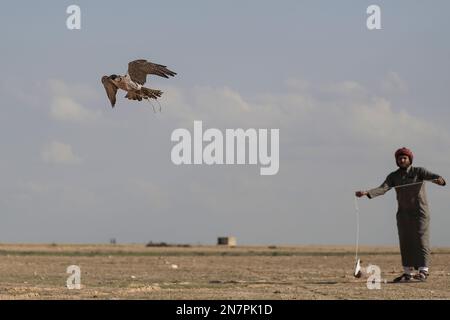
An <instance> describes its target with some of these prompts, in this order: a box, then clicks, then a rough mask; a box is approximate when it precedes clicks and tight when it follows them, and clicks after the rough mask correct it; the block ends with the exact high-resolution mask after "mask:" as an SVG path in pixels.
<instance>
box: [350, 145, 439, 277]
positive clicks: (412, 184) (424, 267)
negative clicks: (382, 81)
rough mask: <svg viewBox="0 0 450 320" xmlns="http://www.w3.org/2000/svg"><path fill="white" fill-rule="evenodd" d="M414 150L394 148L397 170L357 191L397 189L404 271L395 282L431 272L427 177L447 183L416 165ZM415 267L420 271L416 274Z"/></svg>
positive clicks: (370, 195)
mask: <svg viewBox="0 0 450 320" xmlns="http://www.w3.org/2000/svg"><path fill="white" fill-rule="evenodd" d="M413 158H414V157H413V153H412V152H411V150H409V149H407V148H401V149H398V150H397V151H396V152H395V160H396V163H397V166H398V167H399V169H398V170H396V171H394V172H391V173H390V174H389V175H388V176H387V178H386V180H385V181H384V182H383V183H382V184H381V186H379V187H378V188H374V189H371V190H368V191H357V192H356V196H357V197H362V196H367V197H368V198H370V199H372V198H375V197H377V196H381V195H383V194H385V193H386V192H387V191H388V190H390V189H391V188H395V191H396V193H397V202H398V210H397V228H398V237H399V240H400V253H401V256H402V265H403V269H404V272H403V274H402V275H401V276H399V277H398V278H395V279H394V282H404V281H405V282H406V281H410V280H411V279H412V278H414V279H416V280H420V281H425V280H426V279H427V277H428V276H429V269H428V266H429V262H430V234H429V225H430V214H429V210H428V203H427V197H426V192H425V183H424V181H426V180H429V181H432V182H434V183H436V184H438V185H441V186H445V184H446V182H445V180H444V179H443V178H442V177H441V176H439V175H437V174H434V173H431V172H429V171H428V170H426V169H424V168H420V167H413V166H412V162H413ZM414 269H416V270H418V271H419V272H418V273H417V274H415V275H413V271H414Z"/></svg>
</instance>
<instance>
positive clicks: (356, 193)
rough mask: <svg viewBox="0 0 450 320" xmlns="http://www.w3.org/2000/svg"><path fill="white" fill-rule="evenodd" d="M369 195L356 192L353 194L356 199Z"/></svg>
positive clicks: (363, 192) (364, 192)
mask: <svg viewBox="0 0 450 320" xmlns="http://www.w3.org/2000/svg"><path fill="white" fill-rule="evenodd" d="M368 194H369V193H368V192H367V191H356V192H355V196H357V197H358V198H361V197H363V196H367V195H368Z"/></svg>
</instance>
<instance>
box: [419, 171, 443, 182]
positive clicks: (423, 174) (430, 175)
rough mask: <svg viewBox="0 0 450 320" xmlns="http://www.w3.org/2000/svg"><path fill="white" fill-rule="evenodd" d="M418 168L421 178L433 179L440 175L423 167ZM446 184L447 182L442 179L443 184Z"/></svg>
mask: <svg viewBox="0 0 450 320" xmlns="http://www.w3.org/2000/svg"><path fill="white" fill-rule="evenodd" d="M419 170H420V175H421V178H422V180H435V179H438V178H440V177H441V176H440V175H438V174H435V173H432V172H430V171H428V170H427V169H425V168H419ZM446 184H447V183H446V182H445V180H444V186H445V185H446Z"/></svg>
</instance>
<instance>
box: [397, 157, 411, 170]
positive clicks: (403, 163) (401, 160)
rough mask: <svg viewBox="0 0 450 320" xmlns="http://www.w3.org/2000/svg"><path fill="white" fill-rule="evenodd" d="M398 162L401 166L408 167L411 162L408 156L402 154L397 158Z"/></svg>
mask: <svg viewBox="0 0 450 320" xmlns="http://www.w3.org/2000/svg"><path fill="white" fill-rule="evenodd" d="M397 164H398V166H399V167H400V168H408V167H409V165H410V164H411V162H410V161H409V157H408V156H405V155H401V156H399V157H398V158H397Z"/></svg>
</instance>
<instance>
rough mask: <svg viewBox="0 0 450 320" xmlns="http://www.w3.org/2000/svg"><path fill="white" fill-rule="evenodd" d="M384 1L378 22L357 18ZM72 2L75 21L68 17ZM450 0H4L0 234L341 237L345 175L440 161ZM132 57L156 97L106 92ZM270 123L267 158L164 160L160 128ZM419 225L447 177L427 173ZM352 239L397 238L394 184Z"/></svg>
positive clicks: (442, 240)
mask: <svg viewBox="0 0 450 320" xmlns="http://www.w3.org/2000/svg"><path fill="white" fill-rule="evenodd" d="M374 3H376V4H378V5H380V7H381V12H382V13H381V14H382V16H381V17H382V28H383V29H382V30H377V31H369V30H367V28H366V18H367V14H366V8H367V6H369V5H370V4H374ZM71 4H77V5H79V6H80V8H81V13H82V29H81V30H77V31H70V30H68V29H67V28H66V25H65V22H66V18H67V14H66V8H67V7H68V6H69V5H71ZM449 9H450V4H449V3H448V2H447V1H434V2H433V3H432V5H430V4H427V3H425V2H424V1H395V2H393V1H377V2H373V1H339V2H332V1H283V2H275V1H245V2H242V1H226V2H225V1H222V2H217V1H216V2H211V1H190V2H182V1H153V2H149V1H129V2H126V3H125V2H122V1H95V2H92V1H78V2H76V3H74V2H71V1H58V2H55V1H41V2H39V3H35V2H29V1H15V2H12V1H8V2H3V3H2V10H1V13H0V16H1V19H0V27H1V28H0V39H1V41H2V42H1V52H2V60H1V61H0V68H1V70H2V71H3V75H4V77H2V80H0V94H1V96H2V102H1V107H0V146H1V148H2V157H1V159H0V174H1V176H2V179H1V182H0V190H1V191H2V197H1V198H0V212H2V214H1V219H2V223H1V224H0V241H1V242H10V241H12V242H51V241H56V242H107V241H108V240H109V238H112V237H116V238H117V239H118V241H119V242H146V241H150V240H153V241H166V242H191V243H214V242H215V239H216V237H217V236H220V235H227V234H230V235H235V236H236V237H237V239H238V241H239V242H240V243H247V244H267V243H277V244H282V243H292V244H310V243H317V244H351V243H353V241H354V230H355V225H354V223H355V221H354V217H355V212H354V210H355V209H354V206H353V196H352V195H353V192H354V191H355V190H356V189H360V188H361V189H364V188H369V187H374V186H376V185H378V184H379V183H381V182H382V180H383V179H384V177H385V176H386V175H387V174H388V173H389V172H390V171H392V170H394V169H395V164H394V161H393V152H394V151H395V149H396V148H397V147H401V146H404V145H405V146H409V147H411V148H412V149H413V151H414V152H415V153H416V160H415V161H417V163H415V164H417V165H420V166H425V167H427V168H428V169H429V170H431V171H435V172H437V173H439V174H441V175H443V176H444V177H447V178H448V177H449V176H450V171H449V169H448V168H449V167H450V166H449V160H448V159H450V152H449V148H448V145H449V143H450V139H449V137H450V130H449V125H448V123H449V120H450V112H449V101H450V90H448V86H449V83H450V62H449V57H450V43H449V41H448V40H447V37H448V32H449V30H450V22H449V21H448V18H447V13H448V11H449ZM137 58H145V59H149V60H151V61H154V62H156V63H161V64H165V65H168V66H169V67H170V68H171V69H173V70H174V71H176V72H177V73H178V75H177V77H175V78H173V79H170V80H166V79H160V78H159V79H158V78H150V83H151V84H150V86H152V87H155V88H161V89H162V90H163V91H164V95H163V97H162V99H161V100H160V101H161V104H162V107H163V112H162V113H161V114H154V113H153V111H152V109H151V107H149V105H147V104H142V103H141V104H139V103H131V102H128V101H125V100H124V99H123V97H122V95H120V97H119V99H118V104H117V108H115V109H114V110H112V109H110V107H109V105H108V101H107V99H106V96H105V93H104V89H103V87H102V85H101V83H100V78H101V76H102V75H105V74H112V73H119V74H120V73H125V72H126V66H127V63H128V62H129V61H131V60H133V59H137ZM194 119H196V120H203V122H204V126H205V127H217V128H222V129H225V128H238V127H243V128H251V127H256V128H279V129H280V172H279V173H278V174H277V175H276V176H272V177H261V176H259V174H258V172H259V169H257V168H256V167H254V166H212V167H207V166H197V167H195V166H184V167H183V166H181V167H177V166H174V165H173V164H172V163H171V161H170V150H171V148H172V146H173V143H172V142H171V141H170V134H171V132H172V131H173V130H174V129H176V128H180V127H185V128H187V129H189V130H192V125H193V122H192V121H193V120H194ZM427 188H428V194H429V200H430V204H431V205H430V206H431V211H432V241H433V244H436V245H450V237H449V235H448V232H447V230H448V225H449V224H450V216H449V215H448V212H447V210H448V190H447V188H439V187H437V186H436V185H429V186H428V187H427ZM360 207H361V214H362V219H361V222H362V227H361V230H362V239H361V241H362V242H363V243H368V244H396V243H397V237H396V230H395V215H394V214H395V209H396V204H395V196H394V195H393V192H390V194H388V195H386V196H385V197H384V198H380V199H376V200H372V201H369V200H361V204H360Z"/></svg>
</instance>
